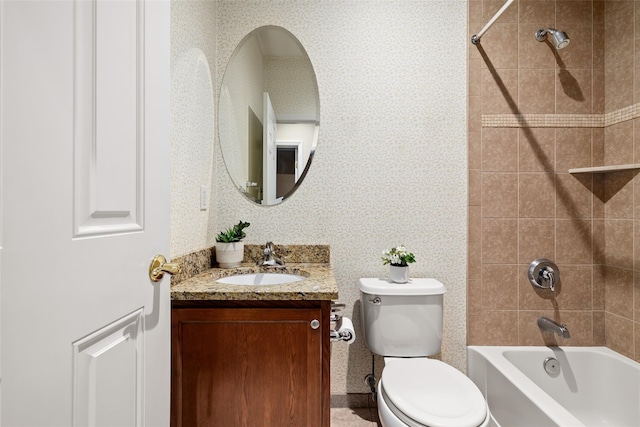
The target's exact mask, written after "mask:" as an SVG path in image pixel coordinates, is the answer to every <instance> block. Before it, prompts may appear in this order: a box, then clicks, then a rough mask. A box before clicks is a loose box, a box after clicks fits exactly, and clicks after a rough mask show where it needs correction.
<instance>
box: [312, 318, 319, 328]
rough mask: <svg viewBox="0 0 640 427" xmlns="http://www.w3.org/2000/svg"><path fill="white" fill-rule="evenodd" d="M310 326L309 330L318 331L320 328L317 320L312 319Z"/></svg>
mask: <svg viewBox="0 0 640 427" xmlns="http://www.w3.org/2000/svg"><path fill="white" fill-rule="evenodd" d="M310 324H311V329H318V328H319V327H320V321H319V320H318V319H313V320H312V321H311V323H310Z"/></svg>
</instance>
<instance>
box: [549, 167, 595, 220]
mask: <svg viewBox="0 0 640 427" xmlns="http://www.w3.org/2000/svg"><path fill="white" fill-rule="evenodd" d="M592 187H593V186H592V175H591V174H580V175H569V174H566V173H559V174H557V175H556V188H557V191H556V216H557V217H558V218H591V217H592V199H593V192H592Z"/></svg>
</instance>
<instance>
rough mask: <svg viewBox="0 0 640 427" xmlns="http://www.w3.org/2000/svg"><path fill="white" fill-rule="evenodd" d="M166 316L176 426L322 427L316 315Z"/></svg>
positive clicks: (182, 312)
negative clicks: (171, 348)
mask: <svg viewBox="0 0 640 427" xmlns="http://www.w3.org/2000/svg"><path fill="white" fill-rule="evenodd" d="M172 313H173V314H172V317H173V322H172V323H173V325H172V327H173V334H174V337H173V346H174V352H173V358H174V360H173V366H174V372H173V375H174V379H173V380H174V390H173V391H174V393H175V394H176V395H175V396H174V408H173V411H172V412H173V413H174V414H173V415H174V425H175V426H185V427H187V426H188V427H192V426H222V427H233V426H256V427H268V426H278V427H281V426H295V427H301V426H305V427H313V426H320V425H321V424H322V405H323V401H322V329H323V328H317V329H313V328H312V327H311V326H310V323H311V321H313V320H315V319H317V320H318V321H320V323H321V324H322V323H323V322H322V318H321V316H322V311H321V309H320V308H304V309H289V308H285V309H269V308H259V309H255V308H215V309H211V308H208V309H207V308H202V309H195V308H194V309H174V310H173V311H172Z"/></svg>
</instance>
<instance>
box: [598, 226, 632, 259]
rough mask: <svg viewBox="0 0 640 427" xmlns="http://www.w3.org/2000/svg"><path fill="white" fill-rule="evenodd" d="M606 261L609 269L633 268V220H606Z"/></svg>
mask: <svg viewBox="0 0 640 427" xmlns="http://www.w3.org/2000/svg"><path fill="white" fill-rule="evenodd" d="M604 227H605V229H604V239H605V243H604V260H605V264H606V265H607V266H609V267H618V268H624V269H628V270H631V269H632V268H633V220H605V222H604Z"/></svg>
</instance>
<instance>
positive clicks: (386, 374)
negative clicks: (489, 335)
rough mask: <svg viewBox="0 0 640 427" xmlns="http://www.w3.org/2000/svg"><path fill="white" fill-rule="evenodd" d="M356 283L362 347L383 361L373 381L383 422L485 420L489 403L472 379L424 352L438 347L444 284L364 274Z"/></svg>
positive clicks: (450, 426)
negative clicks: (404, 280) (363, 341)
mask: <svg viewBox="0 0 640 427" xmlns="http://www.w3.org/2000/svg"><path fill="white" fill-rule="evenodd" d="M358 287H359V288H360V307H361V311H362V326H363V330H364V337H365V341H366V343H367V347H369V349H370V350H371V351H372V352H373V353H374V354H378V355H381V356H384V361H385V367H384V369H383V370H382V378H381V379H380V381H379V382H378V385H377V389H378V415H379V416H380V422H381V424H382V426H383V427H485V426H488V425H489V421H490V413H489V408H488V405H487V402H486V400H485V398H484V396H483V395H482V393H481V392H480V390H479V389H478V387H476V385H475V384H474V383H473V381H471V379H469V378H468V377H467V376H465V375H464V374H463V373H462V372H460V371H458V370H457V369H455V368H454V367H452V366H449V365H447V364H446V363H444V362H442V361H440V360H435V359H428V358H427V357H426V356H433V355H435V354H438V353H439V352H440V349H441V343H442V331H443V323H442V321H443V319H442V308H443V296H444V294H445V292H446V289H445V287H444V285H443V284H442V283H440V282H439V281H437V280H436V279H429V278H420V279H419V278H414V279H411V280H410V281H409V282H408V283H404V284H397V283H392V282H390V281H389V280H386V279H380V278H363V279H360V280H359V282H358Z"/></svg>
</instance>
